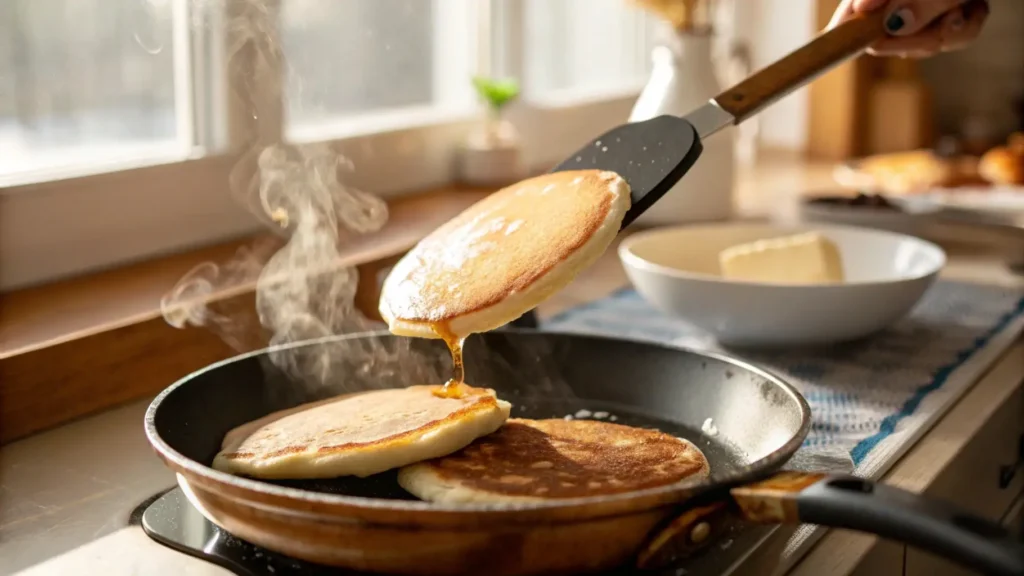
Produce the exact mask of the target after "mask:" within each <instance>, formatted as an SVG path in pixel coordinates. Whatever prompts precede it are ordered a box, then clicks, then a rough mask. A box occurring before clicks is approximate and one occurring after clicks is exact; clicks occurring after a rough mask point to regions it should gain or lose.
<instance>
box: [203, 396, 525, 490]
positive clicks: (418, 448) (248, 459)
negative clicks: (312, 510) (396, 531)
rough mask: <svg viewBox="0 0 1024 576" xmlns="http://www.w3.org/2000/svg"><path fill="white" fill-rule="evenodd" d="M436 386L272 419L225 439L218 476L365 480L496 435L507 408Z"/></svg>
mask: <svg viewBox="0 0 1024 576" xmlns="http://www.w3.org/2000/svg"><path fill="white" fill-rule="evenodd" d="M438 388H439V386H411V387H409V388H397V389H389V390H377V391H373V392H365V393H361V394H350V395H346V396H341V397H338V398H336V399H333V400H328V401H321V402H315V403H312V404H309V405H306V406H304V407H299V408H297V409H291V410H287V411H283V412H280V413H276V414H274V415H271V416H269V417H266V418H262V419H260V420H258V421H256V422H253V423H250V424H246V425H243V426H241V427H239V428H236V429H235V430H232V431H231V432H228V434H227V435H226V436H225V438H224V443H223V445H222V447H221V452H220V453H219V454H217V456H216V457H215V458H214V461H213V467H214V468H216V469H217V470H221V471H224V472H230V473H233V474H243V475H246V476H253V477H256V478H268V479H270V478H276V479H284V478H291V479H310V478H334V477H337V476H369V475H371V474H376V473H378V472H383V471H385V470H390V469H392V468H398V467H400V466H404V465H406V464H411V463H413V462H419V461H420V460H425V459H428V458H437V457H439V456H444V455H446V454H451V453H452V452H455V451H456V450H459V449H460V448H463V447H464V446H466V445H467V444H469V443H470V442H472V441H473V440H475V439H476V438H479V437H480V436H484V435H486V434H490V433H491V432H493V431H495V430H497V429H498V428H499V427H500V426H501V424H502V423H503V422H504V421H505V419H506V418H508V413H509V410H510V408H511V406H510V405H509V403H508V402H505V401H503V400H499V399H498V398H497V397H496V396H495V394H494V391H493V390H485V389H481V388H471V387H469V386H463V387H462V388H463V389H462V394H461V395H460V396H459V397H457V398H455V397H441V396H439V395H438V394H436V393H435V392H437V390H438Z"/></svg>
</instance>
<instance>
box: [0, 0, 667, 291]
mask: <svg viewBox="0 0 1024 576" xmlns="http://www.w3.org/2000/svg"><path fill="white" fill-rule="evenodd" d="M652 37H653V23H652V20H651V18H649V17H648V16H646V15H644V14H642V13H640V12H639V11H637V10H636V9H634V8H632V7H631V6H630V5H629V3H628V1H627V0H6V1H5V2H0V290H7V289H12V288H15V287H21V286H26V285H30V284H34V283H39V282H44V281H49V280H53V279H56V278H58V277H61V276H66V275H70V274H77V273H81V272H84V271H87V270H90V269H94V268H97V267H102V266H110V265H113V264H117V263H119V262H123V261H126V260H132V259H139V258H145V257H148V256H151V255H153V254H156V253H160V252H168V251H174V250H180V249H183V248H186V247H189V246H195V245H201V244H206V243H210V242H215V241H220V240H226V239H228V238H230V237H233V236H239V235H243V234H248V233H251V232H253V231H255V230H257V229H259V227H260V226H261V224H260V222H259V220H258V219H257V218H255V217H254V215H253V214H252V213H250V212H248V211H247V210H246V209H245V208H244V207H243V206H241V205H240V204H239V203H238V202H237V200H236V199H235V197H233V195H232V192H231V185H230V184H229V183H230V182H231V179H230V177H231V175H232V170H234V169H236V167H237V166H238V165H239V163H240V162H241V161H244V159H245V154H246V152H248V151H250V150H251V146H252V145H253V143H254V142H260V143H262V144H269V143H274V142H281V141H283V142H286V143H290V144H294V145H304V144H307V143H327V144H330V145H331V146H332V147H333V148H334V149H336V150H338V151H340V152H341V153H343V154H344V155H346V157H347V158H348V159H349V160H350V161H351V164H352V165H353V166H354V170H353V171H351V172H350V173H348V174H346V175H345V181H346V182H347V183H350V184H352V185H355V186H358V187H360V188H362V189H365V190H368V191H372V192H376V193H378V194H382V195H385V196H386V195H389V194H400V193H407V192H414V191H417V190H422V189H424V188H429V187H432V186H437V185H441V184H444V183H447V182H449V181H451V179H452V176H453V174H452V165H453V162H452V159H453V154H454V152H455V150H456V149H457V147H458V146H459V144H460V143H461V142H462V139H463V138H464V137H465V134H466V133H467V131H468V130H469V129H471V128H472V126H473V125H474V123H475V122H478V121H479V119H480V105H479V103H478V102H477V101H476V97H475V95H474V93H473V91H472V88H471V84H470V82H469V79H470V77H471V76H472V75H474V74H490V75H499V76H515V77H517V78H519V79H520V80H521V82H522V84H523V86H524V97H523V98H522V100H521V102H520V103H518V104H517V106H516V107H515V109H514V110H512V111H511V112H512V120H513V121H514V122H515V123H516V124H517V126H518V127H519V128H520V130H521V132H522V133H523V137H524V140H525V143H526V151H527V154H528V158H527V160H528V161H529V162H530V163H531V164H532V165H533V166H534V167H535V168H536V169H538V170H542V169H544V168H546V167H547V166H548V165H550V164H551V163H553V162H555V161H557V160H558V159H560V158H561V157H562V156H564V155H565V154H568V153H570V152H571V151H572V150H573V149H574V148H575V147H577V146H578V145H579V144H580V143H581V142H585V141H586V140H588V139H589V138H590V137H591V136H593V134H594V133H595V132H599V131H601V130H602V129H605V128H609V127H611V126H613V125H615V124H617V123H619V122H622V121H624V120H625V119H626V118H627V117H628V114H629V110H630V108H631V106H632V103H633V101H634V100H635V98H636V95H637V93H638V92H639V89H640V87H641V86H642V83H643V81H644V78H645V75H646V73H647V70H648V63H647V60H648V54H649V50H650V47H651V44H652Z"/></svg>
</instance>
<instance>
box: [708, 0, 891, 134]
mask: <svg viewBox="0 0 1024 576" xmlns="http://www.w3.org/2000/svg"><path fill="white" fill-rule="evenodd" d="M884 23H885V12H883V11H880V10H879V11H876V12H873V13H870V14H866V15H863V16H859V17H856V18H852V19H850V20H847V21H846V22H843V23H842V24H840V25H838V26H836V27H835V28H833V29H831V30H829V31H828V32H825V33H823V34H821V35H819V36H818V37H817V38H815V39H814V40H812V41H811V42H810V43H808V44H806V45H805V46H804V47H802V48H800V49H798V50H796V51H795V52H792V53H790V54H789V55H788V56H786V57H784V58H783V59H781V60H779V61H778V62H775V63H774V64H772V65H770V66H768V67H767V68H765V69H763V70H761V71H759V72H756V73H755V74H754V75H752V76H751V77H750V78H747V79H746V80H744V81H743V82H740V83H739V84H737V85H736V86H735V87H733V88H730V89H729V90H726V91H725V92H723V93H722V94H720V95H719V96H718V97H716V98H715V102H717V103H718V105H719V106H720V107H722V109H724V110H725V111H726V112H728V113H730V114H732V115H733V116H734V117H735V118H736V123H739V122H742V121H743V120H746V119H747V118H749V117H750V116H753V115H754V114H756V113H757V112H759V111H760V110H761V109H762V108H764V107H765V106H768V105H769V104H771V103H773V102H775V101H776V100H778V99H779V98H782V97H783V96H785V95H787V94H789V93H790V92H792V91H793V90H796V89H797V88H800V87H801V86H803V85H804V84H807V83H808V82H810V81H811V80H813V79H814V78H815V77H817V76H818V75H820V74H823V73H824V72H827V71H828V70H829V69H830V68H832V67H833V66H835V65H836V64H839V63H841V62H843V61H845V60H846V59H847V58H849V57H851V56H855V55H856V54H858V53H860V52H861V51H862V50H864V49H865V48H867V47H868V46H870V45H871V44H873V43H875V41H877V40H880V39H882V38H883V37H884V36H885V25H884Z"/></svg>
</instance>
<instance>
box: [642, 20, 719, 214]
mask: <svg viewBox="0 0 1024 576" xmlns="http://www.w3.org/2000/svg"><path fill="white" fill-rule="evenodd" d="M666 28H667V27H666ZM712 43H713V37H712V34H711V32H710V29H709V28H703V29H699V30H693V29H689V30H670V31H669V33H668V34H666V35H665V39H664V41H662V42H660V43H659V45H658V46H656V47H655V48H654V50H653V51H652V53H651V60H652V64H653V70H652V71H651V78H650V80H649V81H648V83H647V86H646V87H644V90H643V92H642V93H641V94H640V98H639V99H638V100H637V102H636V105H635V106H634V107H633V112H632V114H630V117H629V120H630V122H638V121H642V120H647V119H649V118H653V117H655V116H661V115H665V114H669V115H673V116H683V115H685V114H687V113H689V112H691V111H693V110H695V109H696V108H698V107H700V106H701V105H703V104H705V103H706V102H707V101H708V99H710V98H713V97H714V96H717V95H718V94H719V93H720V92H721V91H722V90H721V85H720V84H719V81H718V79H717V77H716V75H715V67H714V63H713V58H712ZM734 139H735V129H734V128H730V129H727V130H723V131H722V132H719V133H718V134H715V135H714V136H712V137H710V138H708V139H707V140H706V141H704V142H703V145H704V152H703V153H702V154H701V156H700V158H699V159H698V160H697V164H696V165H694V167H693V168H691V169H690V171H689V172H688V173H687V174H686V175H685V176H684V177H683V179H682V180H680V181H679V183H677V184H676V185H675V186H674V187H673V188H672V190H670V191H669V192H668V193H667V194H666V195H665V196H664V197H663V198H662V199H661V200H659V201H658V203H657V204H655V205H654V206H653V207H652V208H651V209H649V210H647V211H646V212H644V214H643V215H642V216H640V218H639V219H638V222H639V223H640V224H644V225H660V224H677V223H681V222H695V221H710V220H725V219H728V218H729V217H731V216H732V213H733V181H734V174H733V169H734V164H735V158H734V157H735V146H734Z"/></svg>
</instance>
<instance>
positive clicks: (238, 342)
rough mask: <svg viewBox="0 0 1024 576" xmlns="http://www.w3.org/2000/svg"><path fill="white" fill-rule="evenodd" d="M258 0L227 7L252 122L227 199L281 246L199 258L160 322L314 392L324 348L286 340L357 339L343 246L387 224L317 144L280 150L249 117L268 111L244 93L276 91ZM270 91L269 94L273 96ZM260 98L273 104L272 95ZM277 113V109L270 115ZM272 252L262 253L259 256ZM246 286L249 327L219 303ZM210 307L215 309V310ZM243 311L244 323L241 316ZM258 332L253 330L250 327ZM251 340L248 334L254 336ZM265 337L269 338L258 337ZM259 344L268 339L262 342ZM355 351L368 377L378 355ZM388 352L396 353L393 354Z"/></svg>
mask: <svg viewBox="0 0 1024 576" xmlns="http://www.w3.org/2000/svg"><path fill="white" fill-rule="evenodd" d="M273 4H276V3H270V2H266V3H265V2H263V1H261V0H236V1H233V2H229V3H228V4H226V8H228V10H227V11H226V13H227V14H228V21H227V23H226V31H227V37H228V39H229V41H228V46H227V51H228V61H229V68H230V70H232V73H233V75H235V76H236V78H235V80H236V81H234V82H233V85H234V86H235V87H236V88H237V87H241V88H240V89H239V90H238V91H237V92H236V93H234V94H233V97H236V98H238V99H240V100H241V101H242V103H243V108H244V109H245V110H247V111H248V112H247V113H250V114H251V116H252V119H253V120H254V121H253V122H246V123H245V125H247V126H251V127H254V128H252V130H251V133H250V134H248V135H247V136H246V137H247V139H248V141H249V144H248V145H247V147H246V148H247V149H246V151H245V152H244V153H243V154H242V155H241V156H240V159H239V161H238V163H237V164H236V165H235V167H234V169H233V170H232V173H231V176H230V188H231V191H232V193H233V194H234V195H235V196H236V198H237V199H238V200H239V201H240V202H241V203H242V204H243V205H244V206H245V207H247V208H248V209H250V210H251V211H252V212H253V213H254V214H255V215H256V216H257V217H259V218H260V219H261V220H263V221H264V222H265V223H266V224H268V225H269V226H270V227H272V228H276V230H277V231H278V232H279V233H280V234H281V235H282V236H283V237H285V238H287V240H286V242H285V243H284V245H283V246H281V245H280V243H278V244H277V245H276V246H274V248H278V249H277V251H276V253H272V250H268V249H267V246H266V245H264V246H262V247H261V248H255V249H252V250H245V251H242V252H240V253H239V254H238V255H236V257H235V258H234V259H232V260H231V261H229V262H227V263H224V264H217V263H214V262H206V263H203V264H200V265H199V266H197V267H196V268H194V269H193V270H191V271H190V272H189V273H188V274H186V275H185V276H184V277H183V278H182V279H181V280H180V281H179V282H178V284H177V285H176V286H175V287H174V288H173V289H172V290H171V291H170V292H169V293H168V294H167V295H165V297H164V298H163V299H162V301H161V309H162V312H163V315H164V318H165V319H166V321H167V322H168V323H169V324H171V325H172V326H175V327H177V328H184V327H185V326H189V325H190V326H201V327H206V328H209V329H212V330H213V331H215V332H216V333H217V334H218V335H220V336H221V337H222V338H223V339H224V340H225V342H227V343H228V344H229V345H231V346H232V347H234V348H235V349H236V350H239V351H245V350H252V349H254V348H258V347H261V346H260V345H259V343H258V341H259V340H262V341H263V343H264V344H267V343H269V344H270V345H271V346H274V347H278V348H277V349H276V350H275V351H274V352H273V353H272V354H271V360H272V361H273V363H274V364H275V365H276V366H277V367H278V368H280V369H282V370H284V371H285V372H287V373H288V374H290V375H292V376H293V377H295V378H296V379H298V380H300V381H303V382H307V383H309V384H311V385H314V386H316V385H318V384H319V385H322V384H324V383H326V382H327V381H328V378H329V377H330V376H331V373H332V362H334V363H335V364H337V362H338V360H339V359H337V358H332V357H331V356H332V354H331V353H330V351H329V347H323V346H321V347H288V346H282V345H286V344H289V343H292V342H298V341H305V340H311V339H316V338H321V337H325V336H330V335H335V334H344V333H351V332H358V331H364V330H367V329H369V328H371V325H370V323H369V322H368V321H367V320H366V319H365V318H364V317H362V315H360V314H359V313H358V311H356V310H355V308H354V304H353V301H354V298H355V292H356V287H357V283H358V274H357V271H356V270H355V268H354V267H353V266H352V263H351V261H346V259H345V254H344V247H345V245H346V242H347V241H349V240H350V239H351V237H352V236H353V235H356V234H365V233H369V232H374V231H377V230H380V229H381V227H382V226H383V225H384V224H385V222H386V221H387V217H388V212H387V205H386V204H385V203H384V202H383V201H382V200H380V199H379V198H377V197H375V196H373V195H371V194H368V193H366V192H362V191H359V190H356V189H353V188H351V187H348V186H346V185H344V184H343V183H342V182H341V181H340V179H339V175H340V173H341V172H342V171H350V170H351V169H352V168H353V167H352V166H351V165H350V164H349V163H348V161H347V160H346V159H345V158H344V157H342V156H341V155H339V154H338V153H336V152H335V151H334V150H332V149H331V148H329V147H328V146H325V145H312V146H304V147H299V146H292V145H287V144H284V143H282V142H281V137H280V134H279V124H278V125H277V126H276V128H273V129H270V128H267V127H266V126H261V124H263V123H262V122H261V121H260V118H261V117H264V118H265V117H267V116H273V113H274V112H275V111H274V110H268V109H266V107H267V104H266V103H265V102H264V101H263V100H264V99H262V98H260V97H259V96H257V95H256V94H259V93H257V92H255V91H253V90H251V87H252V86H260V87H261V90H264V92H263V93H265V91H266V90H267V89H268V88H267V87H270V88H269V89H270V90H279V89H280V86H281V84H280V78H279V77H276V76H278V75H279V74H280V73H281V72H282V68H283V66H282V62H283V55H282V52H281V49H280V47H279V46H277V45H276V44H274V43H273V42H271V38H274V37H275V35H274V34H271V32H272V30H269V29H268V28H267V27H268V26H269V25H270V23H272V22H275V21H276V18H273V17H268V11H269V10H270V9H271V8H270V7H269V6H271V5H273ZM275 87H276V88H275ZM265 100H266V101H280V99H278V98H269V99H265ZM276 113H277V114H280V110H277V111H276ZM271 253H272V255H270V254H271ZM253 282H255V293H256V306H255V322H250V321H246V320H245V315H246V314H245V311H242V313H241V314H240V313H239V310H238V309H237V308H238V305H237V304H236V306H235V308H236V309H235V310H234V311H231V312H227V311H225V310H223V309H221V308H223V307H224V303H223V297H224V295H225V294H228V295H230V293H231V292H232V291H235V292H236V293H238V294H242V293H245V292H246V291H247V289H248V288H250V287H251V286H252V284H253ZM214 300H217V301H218V302H214ZM251 315H252V313H251V308H250V312H249V316H251ZM256 322H258V325H256V326H253V325H252V324H256ZM259 332H262V334H258V337H256V338H254V333H259ZM267 335H269V339H267ZM268 340H269V341H268ZM359 346H362V347H363V348H364V349H362V350H355V349H353V348H352V346H348V348H347V349H346V351H345V352H346V354H350V355H351V354H355V355H356V356H358V357H355V358H352V357H350V358H347V359H345V361H346V363H351V362H355V363H356V364H358V365H360V366H361V367H362V369H363V370H366V369H368V367H369V366H371V365H372V364H373V363H374V359H375V358H377V357H378V356H379V355H380V354H381V353H382V352H381V351H380V350H372V349H369V348H373V347H378V346H379V345H376V344H372V343H371V342H369V341H366V342H363V343H360V344H359ZM392 353H395V351H392Z"/></svg>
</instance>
